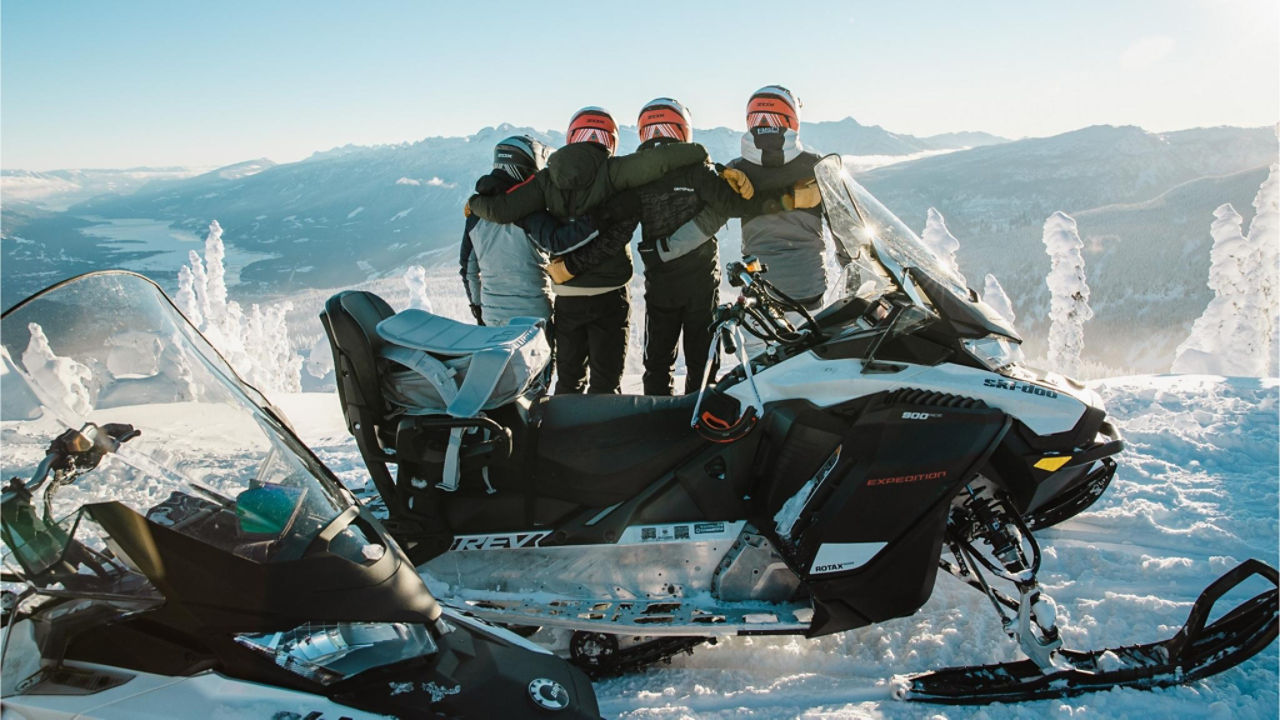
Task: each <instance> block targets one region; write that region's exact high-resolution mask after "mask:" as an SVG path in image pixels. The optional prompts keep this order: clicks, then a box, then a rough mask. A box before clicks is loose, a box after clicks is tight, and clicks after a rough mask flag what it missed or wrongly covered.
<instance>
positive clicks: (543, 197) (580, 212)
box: [468, 107, 707, 393]
mask: <svg viewBox="0 0 1280 720" xmlns="http://www.w3.org/2000/svg"><path fill="white" fill-rule="evenodd" d="M617 136H618V131H617V123H615V122H614V121H613V118H612V117H611V116H610V115H609V114H608V113H607V112H605V111H604V110H602V109H600V108H598V107H585V108H583V109H581V110H579V111H578V112H577V113H575V114H574V116H573V117H572V118H571V119H570V121H569V129H568V132H567V133H566V137H567V139H568V144H567V145H566V146H565V147H563V148H561V149H560V150H557V151H556V152H554V153H552V154H551V156H550V157H549V158H548V159H547V167H546V168H545V169H544V170H540V171H539V172H538V173H536V174H535V175H533V176H532V177H531V178H530V179H529V180H528V181H526V182H525V183H523V184H521V185H518V186H515V187H513V188H512V189H511V190H510V191H508V192H507V193H505V194H503V195H490V196H483V195H475V196H472V198H471V199H470V200H469V201H468V208H469V210H470V211H471V212H472V213H474V214H476V215H478V216H480V217H482V218H484V219H486V220H490V221H493V222H500V223H502V222H515V221H517V220H520V219H522V218H525V217H527V216H529V215H531V214H533V213H536V212H538V211H541V210H544V209H545V210H547V211H549V212H550V213H551V214H552V215H553V216H555V217H556V218H558V219H560V220H563V221H566V222H568V221H569V220H570V219H571V218H578V217H581V216H586V215H588V214H589V213H590V212H591V211H593V210H595V209H597V208H599V207H600V206H601V205H602V204H603V203H604V202H605V201H606V200H607V199H609V198H611V197H613V196H614V195H616V194H618V193H619V192H621V191H623V190H626V189H628V188H634V187H639V186H640V185H643V184H645V183H647V182H650V181H652V180H655V179H657V178H659V177H661V176H663V175H664V174H666V173H667V172H669V171H670V170H673V169H675V168H678V167H684V166H687V165H701V164H703V163H704V162H706V159H707V153H706V150H705V149H703V148H702V146H700V145H693V144H681V145H679V146H678V147H673V148H671V149H669V150H667V151H665V152H661V153H656V154H655V153H646V154H645V155H629V156H626V157H613V156H612V155H613V152H614V150H615V149H616V148H617ZM616 225H619V227H611V228H610V231H611V232H613V233H617V234H618V236H619V237H620V236H621V235H622V234H623V231H624V230H625V225H623V224H616ZM634 227H635V226H634V224H632V225H631V228H632V230H634ZM627 236H628V237H629V233H627ZM631 275H632V264H631V250H630V247H629V246H627V247H625V248H624V249H623V252H620V253H616V254H614V255H612V256H610V257H609V258H608V259H607V260H605V261H603V262H601V263H600V264H598V265H596V266H594V267H592V268H590V269H589V270H588V271H586V272H583V273H581V274H579V275H576V276H575V277H573V278H572V279H569V280H567V281H566V282H564V283H562V284H557V285H555V286H553V289H554V292H555V295H556V299H555V308H554V317H555V324H556V326H557V328H556V329H557V337H556V341H557V345H558V351H557V354H556V372H557V375H558V376H559V377H558V380H557V382H556V392H557V393H576V392H582V391H583V389H584V388H585V389H586V390H587V391H588V392H592V393H617V392H620V391H621V388H622V371H623V363H624V358H625V355H626V345H627V331H628V329H629V323H630V314H631V299H630V292H629V290H628V288H627V283H629V282H630V280H631ZM588 371H590V386H589V387H588V386H587V380H586V378H587V374H588Z"/></svg>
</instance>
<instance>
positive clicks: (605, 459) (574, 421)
mask: <svg viewBox="0 0 1280 720" xmlns="http://www.w3.org/2000/svg"><path fill="white" fill-rule="evenodd" d="M697 399H698V397H697V395H683V396H677V397H660V396H651V395H557V396H555V397H550V398H547V399H545V400H543V401H542V403H541V404H540V405H539V406H538V410H539V411H540V413H541V424H540V425H539V428H538V431H537V433H538V439H537V443H538V447H537V471H536V474H537V479H536V492H537V494H538V495H540V496H546V497H554V498H561V499H565V500H572V501H574V502H577V503H580V504H582V505H587V506H591V507H604V506H606V505H612V504H613V503H616V502H621V501H623V500H626V499H628V498H630V497H632V496H634V495H635V494H636V493H637V492H639V491H640V490H641V489H643V488H644V487H645V486H646V485H648V484H649V483H652V482H653V481H655V480H657V479H659V478H661V477H662V476H663V475H664V474H666V473H667V472H668V471H670V469H671V468H673V467H676V466H677V465H678V464H679V462H680V461H681V460H682V459H684V458H686V457H688V456H690V455H692V454H693V453H695V452H697V451H698V450H699V449H700V448H703V447H705V446H706V444H707V441H706V440H704V439H702V438H701V437H700V436H699V435H698V433H697V432H696V431H694V430H693V428H691V427H690V426H689V420H690V418H691V417H692V416H693V406H694V404H695V403H696V402H697ZM586 448H590V452H584V450H585V449H586Z"/></svg>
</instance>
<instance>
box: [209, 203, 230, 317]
mask: <svg viewBox="0 0 1280 720" xmlns="http://www.w3.org/2000/svg"><path fill="white" fill-rule="evenodd" d="M226 257H227V251H226V248H225V247H224V246H223V244H222V226H221V225H219V224H218V221H217V220H214V221H213V222H211V223H209V234H208V235H206V236H205V239H204V261H205V268H206V270H207V272H208V274H209V281H208V285H207V286H206V288H207V292H206V295H207V297H208V301H209V311H208V313H206V314H208V315H213V316H215V317H216V316H219V315H222V314H223V312H225V308H226V305H227V273H226V270H225V268H224V267H223V263H224V262H225V261H226Z"/></svg>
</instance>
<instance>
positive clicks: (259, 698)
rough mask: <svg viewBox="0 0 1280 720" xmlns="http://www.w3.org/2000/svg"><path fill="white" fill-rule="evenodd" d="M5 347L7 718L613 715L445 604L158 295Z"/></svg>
mask: <svg viewBox="0 0 1280 720" xmlns="http://www.w3.org/2000/svg"><path fill="white" fill-rule="evenodd" d="M0 331H2V334H3V375H0V381H2V385H3V387H2V388H0V393H3V402H2V406H3V420H2V423H0V428H2V432H3V448H2V451H0V459H2V466H3V473H4V477H5V478H8V480H7V483H6V484H5V485H4V488H3V500H2V501H0V515H2V518H0V519H2V520H3V523H2V525H0V539H3V543H4V546H5V548H4V549H5V553H4V556H3V560H4V575H3V578H2V579H3V583H4V587H5V590H4V598H5V603H4V605H5V606H4V625H5V628H4V631H3V641H2V643H3V649H2V651H0V667H2V668H3V682H2V683H0V685H2V686H3V706H4V713H3V714H4V717H5V718H9V717H10V715H11V714H12V715H13V716H14V717H18V718H26V719H27V720H43V719H52V718H71V717H76V718H118V719H125V718H129V719H133V718H144V717H150V718H171V717H218V716H220V715H219V713H222V714H224V715H225V714H228V713H229V714H230V715H234V716H236V717H240V716H244V717H262V718H276V719H277V720H286V719H290V718H291V719H293V720H301V719H302V718H308V719H311V720H321V719H326V718H327V719H331V720H337V719H338V718H347V719H349V720H356V719H357V718H360V719H371V718H386V717H389V716H394V717H400V718H437V717H448V718H496V717H504V718H506V717H519V718H538V717H544V716H547V715H548V714H554V715H555V716H556V717H572V718H598V717H599V712H598V709H597V705H596V699H595V695H594V691H593V690H592V687H591V684H590V681H589V679H588V678H587V676H586V675H585V674H584V673H583V672H582V671H581V670H579V669H578V668H575V667H573V666H572V665H570V664H569V663H568V662H566V661H565V660H563V659H561V658H559V657H556V656H555V655H554V654H552V653H550V652H548V651H546V650H544V649H542V648H540V647H538V646H536V645H534V644H532V643H530V642H529V641H527V640H525V639H523V638H521V637H519V636H517V635H515V634H514V633H512V632H510V631H508V630H505V629H503V628H499V627H494V626H491V625H488V624H486V623H484V622H483V621H480V620H477V619H475V618H473V617H468V616H467V615H464V614H461V613H459V612H457V611H456V610H453V609H450V608H448V607H443V606H441V605H440V604H439V603H437V602H436V600H435V598H433V597H432V595H431V593H430V592H429V591H428V589H427V588H426V587H425V586H424V584H423V582H422V580H421V578H420V577H419V575H418V573H417V572H416V570H415V568H414V566H413V564H412V563H411V562H410V561H409V559H408V558H407V557H406V556H405V555H404V553H403V551H402V550H401V549H400V548H399V547H398V546H397V545H396V543H395V542H394V541H393V540H392V539H391V538H390V536H389V535H388V534H387V532H386V530H385V529H384V528H383V526H382V525H381V523H380V522H379V520H378V519H377V518H375V517H374V516H373V515H372V514H371V513H370V511H369V510H367V509H365V508H364V507H363V506H361V505H360V504H358V503H357V502H356V499H355V498H354V496H352V495H351V493H350V492H348V491H347V490H346V489H345V488H343V487H342V486H341V485H340V484H339V482H338V481H337V479H336V478H335V477H334V476H333V475H332V473H331V472H330V471H329V470H327V469H326V468H325V467H324V466H323V465H322V464H321V463H320V461H319V460H317V459H316V457H315V456H314V455H313V454H312V453H311V452H310V451H309V450H308V449H307V448H306V447H305V446H304V445H303V444H302V442H301V441H299V440H298V439H297V437H296V436H295V435H294V434H293V432H292V431H291V430H290V428H289V426H288V424H287V422H286V421H285V420H283V418H282V417H281V416H280V415H278V414H277V413H276V412H275V411H274V410H273V409H272V408H271V407H270V406H269V405H268V404H267V403H266V402H265V401H264V399H263V398H262V396H261V395H259V394H258V393H257V391H255V390H254V389H253V388H251V387H249V386H247V385H245V384H244V383H242V382H241V381H240V380H239V379H238V378H237V376H236V374H235V373H234V372H233V371H232V370H231V369H230V368H229V367H228V366H227V364H226V363H225V362H224V361H223V359H222V358H221V357H220V356H219V355H218V353H217V352H215V351H214V350H213V349H212V348H211V347H210V346H209V345H208V344H207V342H206V341H205V340H204V338H202V337H201V336H200V335H199V333H197V332H196V331H195V329H194V328H192V327H191V326H190V325H189V324H188V323H187V322H186V320H185V319H184V318H183V317H182V315H181V314H180V313H179V312H178V311H177V309H176V308H174V306H173V305H172V304H171V303H170V302H169V300H168V299H167V298H166V297H165V296H164V294H163V293H162V292H161V290H160V289H159V288H158V287H156V286H155V284H154V283H152V282H151V281H149V280H147V279H145V278H143V277H141V276H138V275H133V274H130V273H120V272H113V273H98V274H93V275H87V276H81V277H79V278H76V279H73V280H70V281H68V282H66V283H63V284H60V285H58V286H55V287H53V288H51V289H50V290H47V291H45V292H44V293H41V294H39V295H37V296H35V297H33V298H31V299H28V300H26V301H24V302H23V303H21V304H20V305H19V306H17V307H15V308H14V309H13V310H11V311H8V312H6V313H5V314H4V317H3V323H2V325H0ZM125 423H128V424H125ZM230 715H227V716H230Z"/></svg>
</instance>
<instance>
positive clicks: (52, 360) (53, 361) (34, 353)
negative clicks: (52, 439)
mask: <svg viewBox="0 0 1280 720" xmlns="http://www.w3.org/2000/svg"><path fill="white" fill-rule="evenodd" d="M27 331H28V332H29V333H30V334H31V339H30V340H28V341H27V348H26V350H23V351H22V366H23V367H24V368H26V370H27V375H28V376H30V378H31V383H32V390H35V391H36V394H37V395H38V396H39V397H40V401H41V402H42V403H44V404H45V405H47V406H49V407H59V406H61V407H63V408H64V409H65V410H69V411H71V416H72V417H77V418H83V417H84V416H85V415H87V414H89V411H91V410H93V401H94V396H95V394H96V393H95V391H94V389H93V387H92V385H93V371H92V370H90V369H89V368H88V367H86V366H84V365H83V364H81V363H80V362H79V361H77V360H75V359H74V358H69V357H61V356H59V355H58V354H57V353H55V352H54V351H53V347H52V346H51V345H50V344H49V337H48V336H47V335H45V334H44V328H42V327H40V325H39V323H27Z"/></svg>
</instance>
